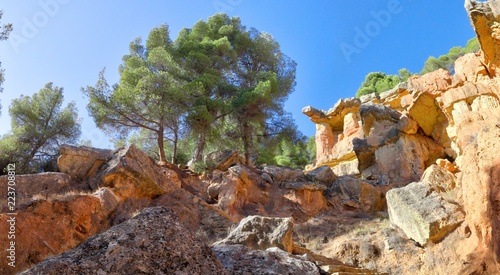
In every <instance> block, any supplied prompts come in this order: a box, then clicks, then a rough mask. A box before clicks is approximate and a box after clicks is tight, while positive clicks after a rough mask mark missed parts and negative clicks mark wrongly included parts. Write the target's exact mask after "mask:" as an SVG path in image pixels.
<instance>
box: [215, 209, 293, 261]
mask: <svg viewBox="0 0 500 275" xmlns="http://www.w3.org/2000/svg"><path fill="white" fill-rule="evenodd" d="M292 234H293V222H292V219H291V218H269V217H262V216H248V217H246V218H244V219H243V220H241V221H240V223H239V224H238V226H237V227H236V228H235V229H234V230H233V231H231V233H229V235H228V236H227V238H225V239H224V240H222V241H219V242H217V243H215V244H214V245H221V244H243V245H245V246H247V247H250V248H253V249H259V250H266V249H268V248H270V247H278V248H280V249H282V250H285V251H287V252H290V253H291V252H292V251H293V242H292Z"/></svg>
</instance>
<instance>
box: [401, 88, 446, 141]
mask: <svg viewBox="0 0 500 275" xmlns="http://www.w3.org/2000/svg"><path fill="white" fill-rule="evenodd" d="M408 114H409V116H410V117H411V118H412V119H413V120H415V121H416V122H417V124H418V126H420V128H422V130H423V131H424V133H425V135H427V136H432V138H433V139H434V140H436V141H438V142H440V144H443V145H447V144H448V143H449V137H448V136H447V135H446V131H445V129H446V125H447V123H446V121H447V119H446V116H445V114H444V113H443V111H442V110H441V108H440V107H439V106H438V103H437V101H436V100H435V98H434V95H432V94H430V93H421V94H420V95H419V96H418V97H417V98H416V99H415V101H414V102H413V104H412V105H411V106H410V107H409V110H408Z"/></svg>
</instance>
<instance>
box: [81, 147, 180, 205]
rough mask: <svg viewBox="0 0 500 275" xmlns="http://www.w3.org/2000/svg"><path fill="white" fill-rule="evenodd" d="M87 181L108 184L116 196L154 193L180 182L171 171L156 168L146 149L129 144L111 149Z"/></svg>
mask: <svg viewBox="0 0 500 275" xmlns="http://www.w3.org/2000/svg"><path fill="white" fill-rule="evenodd" d="M89 185H90V186H91V187H92V188H93V189H97V188H98V187H112V188H113V189H114V192H115V193H116V194H117V195H118V196H120V197H133V196H136V197H154V196H158V195H161V194H165V193H168V192H171V191H173V190H176V189H179V188H180V187H181V182H180V180H179V178H178V176H177V173H176V172H175V171H173V170H170V169H168V168H160V169H159V168H158V166H156V165H155V163H154V161H153V159H151V158H150V157H149V156H148V155H146V153H144V152H142V151H141V150H139V149H137V147H135V146H134V145H129V146H126V147H124V148H120V149H118V150H116V151H115V152H113V153H112V155H111V156H110V159H109V161H108V162H106V164H105V165H103V166H102V167H101V168H100V169H99V171H98V172H97V173H96V175H95V176H94V177H92V178H91V179H90V180H89Z"/></svg>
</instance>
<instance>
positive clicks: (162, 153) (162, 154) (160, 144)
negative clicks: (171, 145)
mask: <svg viewBox="0 0 500 275" xmlns="http://www.w3.org/2000/svg"><path fill="white" fill-rule="evenodd" d="M156 135H157V140H158V148H159V151H160V152H159V153H160V161H159V162H158V163H159V164H166V162H167V161H166V160H165V159H166V157H165V146H164V144H163V141H164V138H163V127H160V129H158V132H156Z"/></svg>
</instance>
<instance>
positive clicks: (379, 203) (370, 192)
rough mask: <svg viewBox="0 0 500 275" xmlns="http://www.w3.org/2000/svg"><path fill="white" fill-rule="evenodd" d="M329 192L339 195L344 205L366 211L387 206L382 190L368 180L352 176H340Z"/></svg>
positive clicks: (378, 209)
mask: <svg viewBox="0 0 500 275" xmlns="http://www.w3.org/2000/svg"><path fill="white" fill-rule="evenodd" d="M328 193H329V195H330V196H338V197H339V198H340V200H341V201H342V202H343V203H344V205H347V206H349V207H355V208H360V209H362V210H364V211H366V212H375V211H380V210H382V209H383V208H384V206H385V204H384V196H383V193H382V192H381V190H379V189H378V188H376V187H375V186H373V184H371V183H370V182H368V181H364V180H359V179H356V178H354V177H350V176H343V177H339V178H338V179H337V180H336V181H335V182H334V184H333V185H332V186H331V187H330V189H329V190H328Z"/></svg>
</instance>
